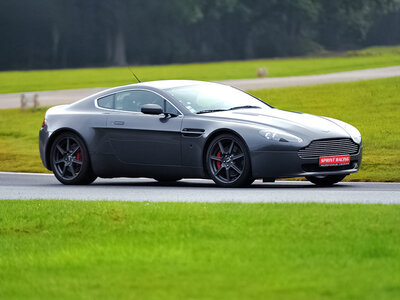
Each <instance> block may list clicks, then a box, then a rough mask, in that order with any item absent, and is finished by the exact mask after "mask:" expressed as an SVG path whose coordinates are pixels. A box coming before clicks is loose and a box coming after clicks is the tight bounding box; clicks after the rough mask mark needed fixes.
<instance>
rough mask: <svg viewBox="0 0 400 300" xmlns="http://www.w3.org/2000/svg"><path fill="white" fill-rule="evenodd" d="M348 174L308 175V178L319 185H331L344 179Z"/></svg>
mask: <svg viewBox="0 0 400 300" xmlns="http://www.w3.org/2000/svg"><path fill="white" fill-rule="evenodd" d="M345 177H346V175H327V176H308V177H306V179H307V180H308V181H310V182H312V183H314V184H316V185H318V186H331V185H334V184H335V183H338V182H339V181H342V180H343V179H344V178H345Z"/></svg>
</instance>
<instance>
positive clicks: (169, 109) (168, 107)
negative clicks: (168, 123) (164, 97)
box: [161, 101, 180, 115]
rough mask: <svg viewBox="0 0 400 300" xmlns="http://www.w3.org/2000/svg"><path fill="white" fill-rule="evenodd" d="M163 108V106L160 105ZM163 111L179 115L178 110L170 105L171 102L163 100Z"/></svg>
mask: <svg viewBox="0 0 400 300" xmlns="http://www.w3.org/2000/svg"><path fill="white" fill-rule="evenodd" d="M161 107H162V106H161ZM162 108H163V109H164V107H162ZM165 112H166V113H168V114H174V115H180V112H179V111H178V110H177V109H176V108H175V107H173V106H172V104H171V103H169V102H168V101H165Z"/></svg>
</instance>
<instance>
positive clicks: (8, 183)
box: [0, 172, 400, 204]
mask: <svg viewBox="0 0 400 300" xmlns="http://www.w3.org/2000/svg"><path fill="white" fill-rule="evenodd" d="M0 199H70V200H120V201H152V202H164V201H167V202H247V203H263V202H265V203H267V202H277V203H283V202H324V203H363V204H377V203H380V204H400V183H375V182H366V183H361V182H343V183H339V184H337V185H335V186H333V187H328V188H320V187H316V186H315V185H313V184H311V183H309V182H305V181H278V182H275V183H262V182H261V181H256V182H255V183H253V185H251V187H249V188H243V189H226V188H219V187H217V186H215V185H214V183H213V182H212V181H211V180H203V179H187V180H181V181H178V182H177V183H174V184H161V183H158V182H156V181H154V180H152V179H147V178H134V179H132V178H115V179H97V180H96V181H95V182H94V183H93V184H91V185H88V186H65V185H62V184H60V183H59V182H58V181H57V180H56V179H55V177H54V176H53V175H49V174H32V173H4V172H0Z"/></svg>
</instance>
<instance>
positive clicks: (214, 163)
mask: <svg viewBox="0 0 400 300" xmlns="http://www.w3.org/2000/svg"><path fill="white" fill-rule="evenodd" d="M206 167H207V171H208V174H209V175H210V177H211V179H212V180H213V181H214V182H215V183H216V184H217V185H219V186H222V187H244V186H248V185H250V184H252V183H253V181H254V179H253V178H252V177H251V165H250V155H249V152H248V150H247V146H246V145H245V143H244V142H242V140H241V139H239V138H238V137H237V136H235V135H233V134H222V135H219V136H217V137H216V138H214V139H213V140H212V141H211V143H210V145H209V146H208V149H207V153H206Z"/></svg>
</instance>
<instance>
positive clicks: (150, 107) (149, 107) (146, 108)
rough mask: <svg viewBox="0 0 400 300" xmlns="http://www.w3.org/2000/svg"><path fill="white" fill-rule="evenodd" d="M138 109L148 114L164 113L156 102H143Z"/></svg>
mask: <svg viewBox="0 0 400 300" xmlns="http://www.w3.org/2000/svg"><path fill="white" fill-rule="evenodd" d="M140 111H141V112H142V113H144V114H148V115H161V114H162V113H164V112H163V109H162V108H161V106H160V105H158V104H145V105H143V106H142V107H141V109H140Z"/></svg>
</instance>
